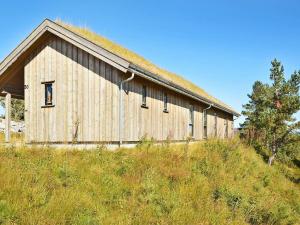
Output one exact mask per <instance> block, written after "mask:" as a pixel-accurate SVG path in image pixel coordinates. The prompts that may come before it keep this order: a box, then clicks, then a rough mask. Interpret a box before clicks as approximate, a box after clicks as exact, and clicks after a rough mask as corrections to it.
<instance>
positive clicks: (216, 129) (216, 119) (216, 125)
mask: <svg viewBox="0 0 300 225" xmlns="http://www.w3.org/2000/svg"><path fill="white" fill-rule="evenodd" d="M217 136H218V116H217V113H215V137H217Z"/></svg>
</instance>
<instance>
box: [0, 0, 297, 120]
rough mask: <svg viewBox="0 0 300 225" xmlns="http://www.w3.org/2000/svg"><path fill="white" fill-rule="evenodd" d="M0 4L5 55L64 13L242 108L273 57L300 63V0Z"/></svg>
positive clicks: (0, 49) (288, 66) (290, 65)
mask: <svg viewBox="0 0 300 225" xmlns="http://www.w3.org/2000/svg"><path fill="white" fill-rule="evenodd" d="M1 9H2V10H1V14H0V26H1V35H0V59H1V60H2V59H3V58H4V57H5V56H6V55H7V54H9V53H10V52H11V50H12V49H13V48H15V47H16V46H17V44H19V43H20V41H21V40H23V39H24V38H25V37H26V36H27V35H28V34H29V33H30V32H31V31H32V30H33V29H34V28H35V27H36V26H37V25H38V24H39V23H41V22H42V20H43V19H45V18H50V19H56V18H61V19H62V20H65V21H67V22H71V23H74V24H75V25H82V26H88V27H90V28H91V29H93V30H94V31H96V32H97V33H99V34H102V35H104V36H106V37H108V38H109V39H111V40H113V41H115V42H117V43H119V44H122V45H124V46H125V47H127V48H129V49H131V50H133V51H135V52H137V53H139V54H140V55H143V56H144V57H145V58H147V59H149V60H150V61H152V62H154V63H155V64H158V65H159V66H161V67H163V68H166V69H168V70H170V71H172V72H175V73H178V74H181V75H182V76H184V77H185V78H186V79H188V80H191V81H193V82H194V83H196V84H197V85H199V86H200V87H202V88H204V89H205V90H207V91H208V92H209V93H210V94H212V95H214V96H215V97H217V98H219V99H221V100H222V101H224V102H226V103H227V104H229V105H231V106H232V107H234V108H235V109H236V110H238V111H241V110H242V104H244V103H246V102H247V100H248V99H247V93H249V92H250V91H251V87H252V84H253V83H254V81H256V80H261V81H267V80H268V77H269V68H270V62H271V60H272V59H274V58H275V57H276V58H277V59H279V60H280V61H282V63H283V64H284V66H285V70H286V75H287V76H289V75H290V74H291V73H292V72H293V71H294V70H296V69H297V70H299V69H300V16H299V9H300V1H299V0H285V1H282V0H263V1H262V0H231V1H229V0H218V1H217V0H210V1H188V0H185V1H178V0H172V1H162V0H160V1H157V0H151V1H141V0H139V1H137V0H129V1H89V0H85V1H82V0H81V1H76V0H73V1H48V2H46V1H30V0H28V1H3V2H2V3H1ZM0 111H3V110H0ZM299 118H300V116H298V119H299ZM241 120H242V118H241V119H239V120H238V123H239V122H240V121H241Z"/></svg>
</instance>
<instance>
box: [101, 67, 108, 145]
mask: <svg viewBox="0 0 300 225" xmlns="http://www.w3.org/2000/svg"><path fill="white" fill-rule="evenodd" d="M105 72H106V69H105V63H104V62H103V61H100V105H99V107H100V119H99V121H100V123H99V128H100V140H101V141H105V140H106V129H105V127H106V114H105V113H106V110H105V109H106V82H107V81H106V77H105Z"/></svg>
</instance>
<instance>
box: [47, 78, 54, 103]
mask: <svg viewBox="0 0 300 225" xmlns="http://www.w3.org/2000/svg"><path fill="white" fill-rule="evenodd" d="M52 92H53V89H52V83H45V105H53V93H52Z"/></svg>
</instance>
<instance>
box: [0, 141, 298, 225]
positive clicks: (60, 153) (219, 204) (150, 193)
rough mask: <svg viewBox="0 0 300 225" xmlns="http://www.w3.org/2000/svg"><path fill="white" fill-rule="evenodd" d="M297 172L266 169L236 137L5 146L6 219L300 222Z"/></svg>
mask: <svg viewBox="0 0 300 225" xmlns="http://www.w3.org/2000/svg"><path fill="white" fill-rule="evenodd" d="M293 171H296V172H297V171H298V172H299V168H286V166H284V165H282V164H280V163H277V162H276V163H275V165H274V166H273V167H268V165H267V164H266V163H265V162H264V161H263V160H262V159H261V157H260V156H259V155H257V154H256V153H255V151H254V149H252V148H250V147H247V146H245V145H243V144H241V143H240V141H239V140H238V139H235V140H228V141H220V140H209V141H208V142H200V143H195V144H192V145H190V147H189V149H187V148H185V146H184V145H169V144H168V143H165V144H164V145H163V146H155V145H153V143H152V142H151V141H143V142H141V143H140V144H139V145H138V146H137V147H136V148H135V149H128V150H127V149H120V150H118V151H116V152H110V151H105V150H104V149H103V148H102V147H99V148H98V149H95V150H93V151H78V150H73V151H65V150H63V149H61V150H58V149H57V150H53V149H51V148H39V147H34V146H33V147H32V148H27V147H26V146H20V147H15V146H10V147H0V224H26V225H27V224H43V225H44V224H61V225H64V224H78V225H81V224H82V225H86V224H91V225H94V224H95V225H96V224H120V225H121V224H191V225H192V224H236V225H242V224H252V225H258V224H266V225H268V224H270V225H271V224H272V225H274V224H299V222H300V221H299V218H300V190H299V187H298V184H297V183H296V180H297V179H299V177H298V175H297V174H299V173H298V172H297V173H294V172H293ZM291 176H292V177H294V179H291Z"/></svg>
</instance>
